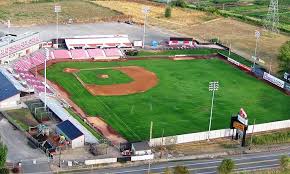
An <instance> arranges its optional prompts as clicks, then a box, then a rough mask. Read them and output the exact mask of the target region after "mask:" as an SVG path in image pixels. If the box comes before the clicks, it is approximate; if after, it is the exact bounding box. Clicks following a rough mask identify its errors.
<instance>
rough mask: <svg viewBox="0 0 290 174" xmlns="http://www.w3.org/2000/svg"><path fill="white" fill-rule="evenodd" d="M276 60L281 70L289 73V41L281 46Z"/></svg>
mask: <svg viewBox="0 0 290 174" xmlns="http://www.w3.org/2000/svg"><path fill="white" fill-rule="evenodd" d="M278 60H279V65H280V68H281V70H282V71H286V72H290V40H288V41H287V42H286V43H284V44H283V45H282V46H281V48H280V50H279V55H278Z"/></svg>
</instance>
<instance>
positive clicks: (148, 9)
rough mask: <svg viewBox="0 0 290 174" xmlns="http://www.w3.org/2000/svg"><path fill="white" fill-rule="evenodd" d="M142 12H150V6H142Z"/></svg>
mask: <svg viewBox="0 0 290 174" xmlns="http://www.w3.org/2000/svg"><path fill="white" fill-rule="evenodd" d="M142 12H143V13H144V14H148V13H149V12H150V8H149V7H147V6H145V7H142Z"/></svg>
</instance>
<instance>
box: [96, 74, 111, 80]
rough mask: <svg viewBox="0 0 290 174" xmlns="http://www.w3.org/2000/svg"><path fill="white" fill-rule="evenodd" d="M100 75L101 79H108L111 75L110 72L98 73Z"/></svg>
mask: <svg viewBox="0 0 290 174" xmlns="http://www.w3.org/2000/svg"><path fill="white" fill-rule="evenodd" d="M98 77H99V78H101V79H107V78H109V75H108V74H100V75H98Z"/></svg>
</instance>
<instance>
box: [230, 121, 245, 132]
mask: <svg viewBox="0 0 290 174" xmlns="http://www.w3.org/2000/svg"><path fill="white" fill-rule="evenodd" d="M233 127H234V128H235V129H239V130H240V131H242V132H243V131H244V130H245V125H243V124H241V123H239V122H237V121H234V123H233Z"/></svg>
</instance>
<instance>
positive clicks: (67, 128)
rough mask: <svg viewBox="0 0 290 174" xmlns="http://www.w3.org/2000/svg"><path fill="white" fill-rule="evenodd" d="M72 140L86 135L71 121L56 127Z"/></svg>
mask: <svg viewBox="0 0 290 174" xmlns="http://www.w3.org/2000/svg"><path fill="white" fill-rule="evenodd" d="M56 127H58V128H59V129H60V130H61V131H62V132H63V133H64V134H65V136H67V137H68V138H69V139H70V140H74V139H76V138H78V137H80V136H82V135H84V134H83V133H82V132H81V131H80V130H79V129H78V128H77V127H75V126H74V125H73V124H72V123H71V122H70V121H69V120H65V121H63V122H61V123H59V124H58V125H56Z"/></svg>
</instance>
